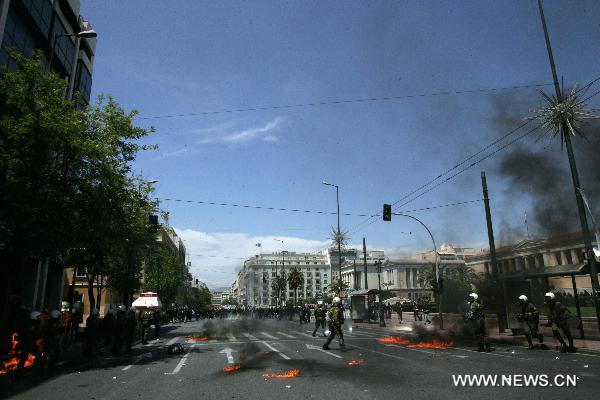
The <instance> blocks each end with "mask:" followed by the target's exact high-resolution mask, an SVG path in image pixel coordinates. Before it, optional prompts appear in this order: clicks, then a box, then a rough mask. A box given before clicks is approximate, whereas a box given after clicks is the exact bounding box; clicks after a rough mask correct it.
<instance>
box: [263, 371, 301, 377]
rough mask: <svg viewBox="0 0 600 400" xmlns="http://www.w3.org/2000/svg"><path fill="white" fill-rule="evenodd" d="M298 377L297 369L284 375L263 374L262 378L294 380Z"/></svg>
mask: <svg viewBox="0 0 600 400" xmlns="http://www.w3.org/2000/svg"><path fill="white" fill-rule="evenodd" d="M298 375H300V370H299V369H291V370H289V371H288V372H286V373H285V374H263V378H295V377H297V376H298Z"/></svg>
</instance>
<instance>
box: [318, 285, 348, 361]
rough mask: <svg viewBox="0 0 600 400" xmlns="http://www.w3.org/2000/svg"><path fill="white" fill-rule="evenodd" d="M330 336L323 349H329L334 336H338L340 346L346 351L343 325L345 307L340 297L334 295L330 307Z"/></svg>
mask: <svg viewBox="0 0 600 400" xmlns="http://www.w3.org/2000/svg"><path fill="white" fill-rule="evenodd" d="M328 316H329V337H328V338H327V342H325V344H324V345H323V350H329V344H330V343H331V341H332V340H333V338H334V337H336V336H337V338H338V342H339V344H340V348H341V350H342V351H346V345H345V344H344V334H343V333H342V325H344V309H343V308H342V304H341V300H340V298H339V297H337V296H336V297H334V298H333V302H332V304H331V308H330V309H329V313H328Z"/></svg>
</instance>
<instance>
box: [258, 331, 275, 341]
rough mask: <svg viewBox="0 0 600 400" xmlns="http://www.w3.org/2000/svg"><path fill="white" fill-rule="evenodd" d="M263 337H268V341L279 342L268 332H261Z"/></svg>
mask: <svg viewBox="0 0 600 400" xmlns="http://www.w3.org/2000/svg"><path fill="white" fill-rule="evenodd" d="M260 334H261V335H263V336H266V337H267V338H268V339H275V340H277V338H276V337H275V336H273V335H269V334H268V333H267V332H260Z"/></svg>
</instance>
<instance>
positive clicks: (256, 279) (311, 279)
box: [232, 251, 331, 307]
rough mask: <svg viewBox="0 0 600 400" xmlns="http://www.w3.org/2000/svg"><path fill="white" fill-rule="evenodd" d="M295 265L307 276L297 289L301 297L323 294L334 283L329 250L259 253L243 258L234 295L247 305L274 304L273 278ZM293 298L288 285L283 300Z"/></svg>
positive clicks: (286, 272)
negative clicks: (328, 254) (322, 251)
mask: <svg viewBox="0 0 600 400" xmlns="http://www.w3.org/2000/svg"><path fill="white" fill-rule="evenodd" d="M294 268H296V269H297V270H298V271H300V272H301V273H302V275H303V276H304V284H303V285H302V286H301V287H300V288H299V289H298V299H306V298H317V297H320V296H324V295H325V294H326V293H327V291H328V287H329V284H330V283H331V266H330V264H329V259H328V256H327V254H322V253H319V254H314V253H295V252H285V251H284V252H279V253H270V254H259V255H256V256H254V257H252V258H249V259H248V260H246V261H245V262H244V265H243V267H242V269H241V270H240V271H239V273H238V278H237V280H236V282H234V284H233V285H232V295H233V296H234V298H236V300H237V301H238V303H239V304H240V305H245V306H248V307H265V306H275V305H276V304H277V302H278V299H277V295H276V293H275V292H274V291H273V288H272V282H273V281H274V280H275V278H276V277H278V276H282V274H283V275H287V274H289V272H290V270H292V269H294ZM293 298H294V291H293V290H291V289H290V287H289V285H286V290H284V293H283V297H282V298H281V299H280V300H281V301H282V302H288V301H289V300H290V299H293Z"/></svg>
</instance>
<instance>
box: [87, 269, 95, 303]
mask: <svg viewBox="0 0 600 400" xmlns="http://www.w3.org/2000/svg"><path fill="white" fill-rule="evenodd" d="M86 275H87V283H88V287H87V290H88V297H89V299H90V310H91V309H93V308H96V296H94V281H95V280H96V274H86Z"/></svg>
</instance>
